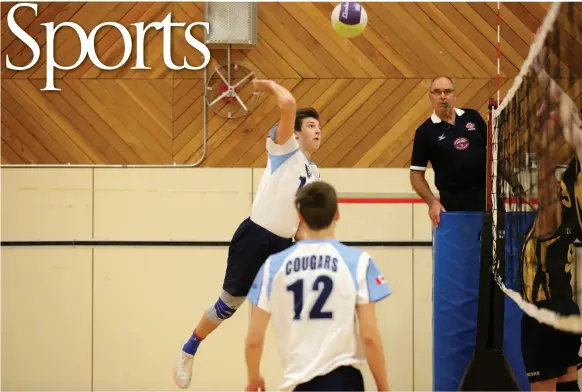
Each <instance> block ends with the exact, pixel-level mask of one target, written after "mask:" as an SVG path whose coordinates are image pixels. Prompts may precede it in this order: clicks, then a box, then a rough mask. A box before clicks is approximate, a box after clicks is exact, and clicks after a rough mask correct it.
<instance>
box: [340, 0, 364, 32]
mask: <svg viewBox="0 0 582 392" xmlns="http://www.w3.org/2000/svg"><path fill="white" fill-rule="evenodd" d="M367 24H368V14H367V13H366V10H365V9H364V7H362V6H361V5H360V4H358V3H353V2H346V3H341V4H338V5H337V7H335V8H334V10H333V12H332V13H331V25H332V27H333V29H334V30H335V31H336V32H337V33H338V34H339V35H341V36H342V37H347V38H351V37H356V36H358V35H360V34H362V33H363V32H364V29H365V28H366V25H367Z"/></svg>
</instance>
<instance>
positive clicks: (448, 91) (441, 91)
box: [430, 88, 455, 97]
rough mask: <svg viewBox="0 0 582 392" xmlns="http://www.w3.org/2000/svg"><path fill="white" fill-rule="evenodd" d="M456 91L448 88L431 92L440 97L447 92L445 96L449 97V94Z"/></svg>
mask: <svg viewBox="0 0 582 392" xmlns="http://www.w3.org/2000/svg"><path fill="white" fill-rule="evenodd" d="M454 92H455V90H453V89H451V88H448V89H446V90H432V91H431V92H430V93H431V94H432V95H434V96H435V97H438V96H440V95H442V94H443V93H444V94H445V97H448V96H450V95H451V94H452V93H454Z"/></svg>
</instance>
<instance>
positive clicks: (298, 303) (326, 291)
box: [287, 275, 333, 320]
mask: <svg viewBox="0 0 582 392" xmlns="http://www.w3.org/2000/svg"><path fill="white" fill-rule="evenodd" d="M303 281H304V280H303V279H298V280H297V281H295V282H294V283H292V284H290V285H289V286H287V291H291V292H292V293H293V303H294V310H295V316H293V320H300V319H301V311H302V310H303V293H304V291H303V290H304V287H303V286H304V283H303ZM320 286H321V292H320V293H319V296H318V297H317V299H316V300H315V303H314V304H313V307H312V308H311V310H310V311H309V319H310V320H316V319H331V318H332V317H333V313H332V312H325V311H322V309H323V307H324V306H325V302H326V301H327V299H328V298H329V295H330V294H331V291H332V289H333V280H332V279H331V278H330V277H329V276H325V275H320V276H318V277H317V279H315V281H314V282H313V286H311V290H313V291H319V290H320Z"/></svg>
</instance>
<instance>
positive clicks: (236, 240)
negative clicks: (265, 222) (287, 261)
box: [222, 218, 293, 297]
mask: <svg viewBox="0 0 582 392" xmlns="http://www.w3.org/2000/svg"><path fill="white" fill-rule="evenodd" d="M291 245H293V240H292V239H291V238H283V237H279V236H278V235H275V234H273V233H271V232H270V231H269V230H267V229H265V228H263V227H261V226H259V225H257V224H256V223H255V222H253V221H252V220H251V219H250V218H247V219H245V220H244V221H243V222H242V223H241V224H240V225H239V226H238V228H237V229H236V231H235V233H234V235H233V236H232V240H231V241H230V246H229V248H228V261H227V265H226V274H225V276H224V283H223V285H222V289H223V290H224V291H226V292H227V293H228V294H230V295H232V296H233V297H246V295H247V294H248V293H249V290H250V288H251V285H252V284H253V281H254V280H255V276H257V273H258V272H259V269H260V268H261V266H262V265H263V264H264V263H265V261H266V260H267V258H268V257H269V256H271V255H272V254H275V253H279V252H281V251H283V250H285V249H287V248H289V247H290V246H291Z"/></svg>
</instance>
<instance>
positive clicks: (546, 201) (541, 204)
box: [535, 105, 562, 238]
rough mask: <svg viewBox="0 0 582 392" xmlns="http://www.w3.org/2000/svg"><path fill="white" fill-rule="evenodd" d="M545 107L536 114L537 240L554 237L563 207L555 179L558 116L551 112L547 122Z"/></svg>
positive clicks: (558, 186)
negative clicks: (537, 122)
mask: <svg viewBox="0 0 582 392" xmlns="http://www.w3.org/2000/svg"><path fill="white" fill-rule="evenodd" d="M544 114H545V107H544V105H542V107H541V108H540V109H539V110H538V112H537V117H538V121H539V123H540V124H541V125H540V132H538V134H537V135H536V136H535V137H536V139H535V146H536V150H537V151H536V155H537V160H538V162H537V168H538V218H537V219H538V221H537V224H536V235H537V236H538V237H542V238H543V237H549V236H551V235H552V234H553V233H554V232H555V231H556V230H557V228H558V227H559V226H560V224H561V222H562V208H561V200H560V191H561V190H560V185H559V182H558V180H557V179H556V175H555V170H556V167H557V165H558V162H557V158H556V151H557V148H556V146H555V144H556V139H557V134H558V133H559V130H558V122H557V119H556V113H555V112H551V113H550V115H549V118H548V119H544V118H543V116H544Z"/></svg>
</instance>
